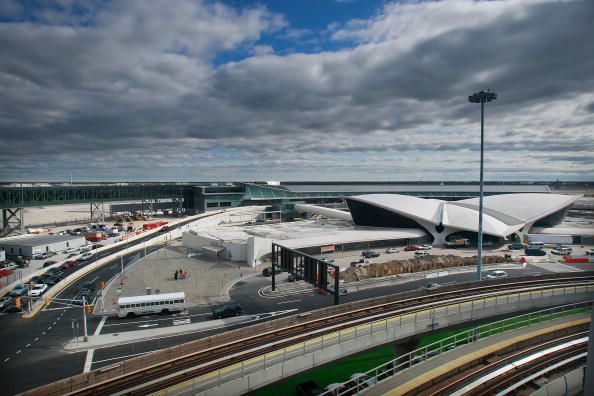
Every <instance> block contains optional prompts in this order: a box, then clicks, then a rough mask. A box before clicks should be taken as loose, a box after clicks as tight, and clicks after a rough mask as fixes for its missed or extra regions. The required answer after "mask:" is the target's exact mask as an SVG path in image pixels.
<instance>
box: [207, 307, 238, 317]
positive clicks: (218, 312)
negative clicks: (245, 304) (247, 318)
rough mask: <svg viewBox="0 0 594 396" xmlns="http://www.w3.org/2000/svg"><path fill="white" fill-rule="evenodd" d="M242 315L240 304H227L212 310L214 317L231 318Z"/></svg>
mask: <svg viewBox="0 0 594 396" xmlns="http://www.w3.org/2000/svg"><path fill="white" fill-rule="evenodd" d="M239 315H241V307H240V306H239V305H238V304H225V305H223V306H222V307H217V308H215V309H213V310H212V317H213V318H214V319H222V318H229V317H231V316H239Z"/></svg>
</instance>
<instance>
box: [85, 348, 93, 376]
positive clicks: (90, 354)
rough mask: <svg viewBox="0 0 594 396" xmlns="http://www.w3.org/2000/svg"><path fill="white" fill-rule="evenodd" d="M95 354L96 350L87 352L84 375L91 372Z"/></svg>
mask: <svg viewBox="0 0 594 396" xmlns="http://www.w3.org/2000/svg"><path fill="white" fill-rule="evenodd" d="M94 354H95V350H94V349H89V350H88V351H87V358H86V359H85V366H84V367H83V373H88V372H89V371H91V366H92V365H93V355H94Z"/></svg>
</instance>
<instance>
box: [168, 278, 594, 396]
mask: <svg viewBox="0 0 594 396" xmlns="http://www.w3.org/2000/svg"><path fill="white" fill-rule="evenodd" d="M588 291H594V286H592V285H590V286H567V287H555V288H549V289H544V290H537V291H527V292H519V293H518V292H515V293H510V294H503V295H497V296H489V297H483V298H479V299H475V300H470V301H465V302H460V303H451V304H447V305H443V306H440V307H436V308H427V309H425V310H420V311H416V312H413V313H408V314H398V315H394V316H392V317H388V318H385V319H380V320H375V321H371V322H366V323H362V324H358V325H355V326H353V327H350V328H347V329H343V330H339V331H335V332H333V333H329V334H325V335H321V336H319V337H316V338H313V339H310V340H307V341H304V342H300V343H297V344H294V345H290V346H287V347H285V348H282V349H279V350H276V351H272V352H269V353H266V354H264V355H260V356H256V357H253V358H250V359H248V360H244V361H241V362H237V363H235V364H233V365H230V366H227V367H224V368H221V369H219V370H217V371H213V372H210V373H207V374H204V375H201V376H198V377H196V378H193V379H191V380H188V381H186V382H183V383H180V384H177V385H175V386H172V387H170V388H168V389H165V390H163V391H161V392H159V393H157V394H159V395H191V394H195V393H196V392H202V391H205V390H207V389H210V388H213V387H217V386H220V385H221V384H223V383H225V382H228V381H232V380H236V379H239V378H242V377H245V376H248V377H247V378H248V381H249V378H250V377H249V375H250V374H254V373H256V372H258V371H262V370H266V369H269V368H271V367H272V366H276V365H280V370H281V373H280V374H281V376H282V377H285V376H286V375H287V374H288V375H293V374H296V372H290V373H289V372H285V363H287V362H288V361H289V360H292V359H295V358H298V357H300V358H303V357H305V356H307V355H311V358H312V366H314V361H315V356H314V352H316V351H321V350H323V349H324V348H328V347H330V346H333V345H338V344H340V343H343V342H346V341H350V340H355V339H358V338H360V337H370V336H371V335H373V334H378V333H383V332H385V333H388V334H390V335H392V334H393V338H394V339H396V338H397V336H396V331H397V329H398V328H401V327H402V326H405V325H411V324H417V323H423V322H425V323H427V322H429V323H431V324H433V323H435V319H437V318H439V317H444V316H448V315H454V314H461V313H464V312H468V311H472V310H482V309H486V308H489V307H494V306H497V305H503V304H510V303H514V302H520V301H526V300H531V299H539V298H546V297H552V296H558V295H566V294H577V293H581V292H588ZM580 304H582V303H580ZM580 304H577V303H574V304H571V305H570V306H573V307H574V308H572V309H575V306H580ZM588 304H589V303H588ZM555 309H557V310H558V309H560V308H553V309H550V310H545V311H551V312H555ZM539 312H540V311H539ZM531 315H536V314H528V315H525V316H527V317H528V318H529V319H528V323H533V322H534V320H535V319H534V318H535V316H531ZM502 322H505V321H502ZM496 323H499V322H496ZM486 326H487V328H488V327H489V326H490V325H486ZM491 326H492V325H491ZM515 326H517V325H515ZM508 327H509V328H508ZM479 328H481V329H482V327H481V326H479ZM504 328H506V330H505V331H508V330H512V327H511V325H509V326H504ZM515 328H517V327H515ZM473 331H475V333H473V337H474V339H475V340H478V339H479V338H480V337H481V335H482V336H484V335H485V334H486V333H485V332H486V331H487V330H480V331H479V332H478V333H476V330H473ZM488 331H490V332H495V331H496V329H495V328H491V329H490V330H488ZM461 343H462V338H461V337H460V336H458V338H455V343H454V344H453V345H459V344H461ZM451 345H452V344H451V343H450V344H443V343H442V344H441V346H439V345H438V346H439V348H438V347H436V346H431V345H428V346H426V347H424V348H422V350H423V351H424V353H423V354H422V355H421V356H411V357H410V358H409V359H408V360H406V363H402V364H401V363H398V367H402V365H403V364H408V367H411V366H412V365H413V364H416V363H419V362H421V361H423V360H426V359H427V358H428V356H429V357H431V356H434V355H437V354H439V353H441V352H443V350H444V349H445V348H448V347H450V346H451ZM431 348H433V349H431ZM450 349H451V348H450ZM434 350H438V351H439V353H438V352H435V351H434ZM399 359H400V358H399ZM390 363H391V362H388V363H386V364H384V365H382V366H380V367H378V368H376V369H379V368H381V367H383V366H386V365H389V364H390ZM374 370H375V369H373V370H370V371H369V372H368V373H373V378H376V379H377V378H378V377H379V376H380V375H385V371H386V370H384V371H382V372H380V371H378V372H374ZM392 372H395V369H392ZM366 375H367V373H366ZM371 380H372V379H371ZM368 385H369V383H368ZM248 387H249V386H248ZM360 387H361V384H359V383H356V388H360ZM250 390H251V388H250ZM333 392H334V393H328V392H327V393H325V394H328V395H330V394H332V395H336V394H338V393H337V391H336V390H334V391H333ZM343 393H344V392H342V393H340V394H343Z"/></svg>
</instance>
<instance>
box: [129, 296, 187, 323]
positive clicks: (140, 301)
mask: <svg viewBox="0 0 594 396" xmlns="http://www.w3.org/2000/svg"><path fill="white" fill-rule="evenodd" d="M185 303H186V294H185V293H183V292H181V293H166V294H149V295H146V296H134V297H120V298H119V299H118V316H119V317H120V318H124V317H126V316H133V315H145V314H151V313H164V314H167V313H170V312H176V311H183V310H184V309H185Z"/></svg>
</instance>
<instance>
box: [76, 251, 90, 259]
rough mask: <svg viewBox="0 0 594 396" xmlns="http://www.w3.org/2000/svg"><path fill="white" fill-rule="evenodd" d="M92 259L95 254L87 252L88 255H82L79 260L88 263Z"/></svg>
mask: <svg viewBox="0 0 594 396" xmlns="http://www.w3.org/2000/svg"><path fill="white" fill-rule="evenodd" d="M91 257H93V253H91V252H86V253H83V254H82V255H81V256H80V257H79V258H78V259H79V260H80V261H87V260H88V259H90V258H91Z"/></svg>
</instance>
